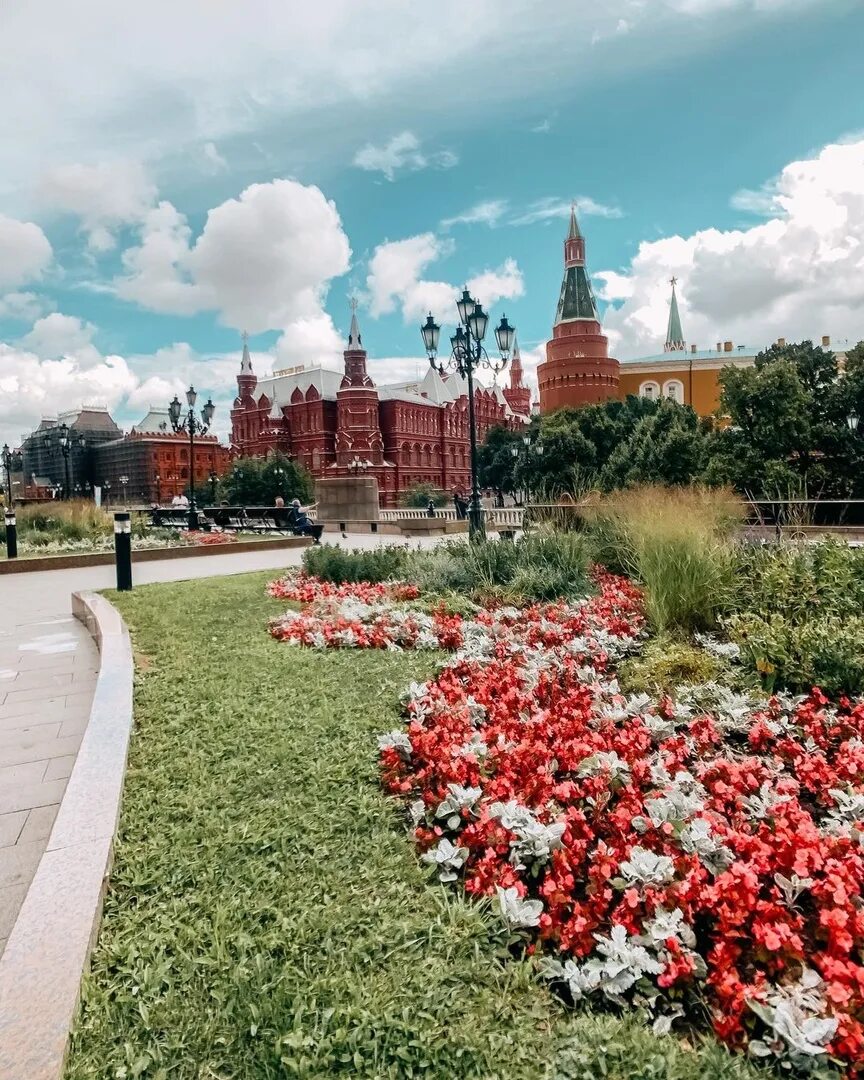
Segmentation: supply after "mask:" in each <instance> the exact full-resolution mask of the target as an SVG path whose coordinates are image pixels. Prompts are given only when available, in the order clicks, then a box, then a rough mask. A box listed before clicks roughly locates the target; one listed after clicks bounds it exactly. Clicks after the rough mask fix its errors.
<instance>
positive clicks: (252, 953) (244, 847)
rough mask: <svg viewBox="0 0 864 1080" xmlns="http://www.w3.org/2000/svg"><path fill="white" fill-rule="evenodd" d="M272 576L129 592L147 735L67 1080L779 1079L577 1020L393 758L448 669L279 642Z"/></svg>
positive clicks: (139, 717)
mask: <svg viewBox="0 0 864 1080" xmlns="http://www.w3.org/2000/svg"><path fill="white" fill-rule="evenodd" d="M270 576H272V575H269V574H254V575H244V576H241V577H234V578H220V579H212V580H205V581H196V582H184V583H180V584H171V585H154V586H148V587H146V588H140V589H136V590H135V591H134V592H132V593H129V594H123V596H122V597H118V596H114V595H111V599H112V600H114V601H115V602H116V603H117V604H118V606H119V607H120V609H121V611H122V612H123V615H124V617H125V618H126V619H127V621H128V623H129V625H130V628H131V630H132V635H133V641H134V646H135V650H136V656H137V658H138V665H139V670H138V675H137V680H136V696H135V717H136V726H135V732H134V736H133V742H132V748H131V754H130V762H129V771H128V775H127V781H126V790H125V794H124V804H123V812H122V819H121V826H120V833H119V839H118V844H117V849H116V858H115V863H114V868H113V871H112V877H111V884H110V887H109V890H108V894H107V897H106V901H105V910H104V917H103V923H102V929H101V932H100V935H99V940H98V943H97V946H96V949H95V953H94V956H93V962H92V967H91V973H90V975H89V976H88V978H87V980H86V983H85V989H84V994H83V1005H82V1011H81V1016H80V1019H79V1021H78V1024H77V1029H76V1031H75V1034H74V1037H73V1043H72V1048H71V1053H70V1057H69V1062H68V1065H67V1070H66V1080H93V1078H103V1077H104V1078H115V1080H132V1078H141V1080H275V1078H277V1077H278V1078H284V1077H303V1078H325V1077H331V1076H351V1077H361V1078H375V1080H386V1078H400V1080H401V1078H408V1077H427V1078H435V1080H438V1078H440V1080H450V1078H477V1080H496V1078H502V1080H503V1078H505V1077H506V1078H507V1080H529V1078H531V1080H533V1078H542V1080H547V1078H548V1080H594V1078H595V1077H598V1076H606V1077H614V1078H616V1080H651V1078H657V1080H661V1078H662V1080H696V1078H699V1080H702V1078H704V1080H709V1078H710V1080H744V1078H752V1077H756V1076H757V1075H762V1074H760V1073H757V1072H756V1071H755V1070H754V1069H753V1067H752V1066H751V1065H749V1064H748V1063H747V1062H745V1061H743V1060H742V1059H740V1058H733V1057H731V1056H730V1055H728V1054H727V1053H726V1052H725V1050H723V1049H722V1048H721V1047H719V1046H718V1045H717V1044H716V1043H714V1042H712V1041H710V1040H706V1041H704V1043H703V1042H702V1041H699V1040H696V1039H694V1040H691V1043H690V1044H687V1043H682V1042H680V1041H678V1040H677V1039H672V1038H667V1039H664V1040H658V1039H656V1038H655V1037H654V1036H652V1035H651V1034H650V1032H648V1031H647V1030H646V1029H645V1028H644V1026H643V1025H642V1024H641V1023H640V1022H639V1021H638V1020H637V1019H636V1018H635V1017H633V1016H627V1017H624V1018H619V1017H617V1016H613V1015H611V1014H591V1013H587V1012H586V1013H576V1012H573V1011H570V1010H567V1009H566V1008H564V1007H563V1006H562V1005H561V1004H560V1003H559V1002H558V1001H557V1000H556V999H555V998H554V997H552V996H551V995H550V994H548V992H547V991H546V990H545V989H544V988H543V987H541V986H540V985H539V984H538V983H537V982H536V980H535V978H534V976H533V974H532V971H531V968H530V966H529V963H528V962H527V961H521V960H519V959H515V958H514V957H513V956H512V955H511V953H510V951H509V949H508V938H507V936H506V933H505V931H504V930H503V929H502V927H501V925H500V924H499V922H498V920H497V917H495V916H494V914H492V913H491V911H490V910H488V908H486V907H484V906H483V905H481V904H477V903H475V902H468V901H466V900H464V899H462V898H461V897H460V896H459V895H458V894H457V893H456V892H454V891H450V890H448V889H446V888H444V887H442V886H441V885H440V884H437V883H436V882H433V881H430V879H429V877H428V876H427V873H426V871H425V870H424V869H423V868H422V866H421V864H420V863H419V861H418V859H417V858H416V855H415V852H414V849H413V846H412V844H411V843H410V841H409V838H408V836H407V834H406V831H405V826H404V823H403V820H402V817H401V813H400V811H399V809H398V807H397V806H396V804H395V803H394V801H393V800H392V799H390V798H388V797H386V796H385V795H384V794H383V792H382V791H381V790H380V788H379V786H378V783H377V770H376V764H375V757H376V754H375V749H374V735H375V733H376V732H380V731H382V730H387V729H389V728H391V727H393V726H394V725H396V724H398V723H399V715H398V707H397V704H396V703H397V700H398V697H399V694H400V691H401V690H402V688H403V687H404V686H405V685H406V684H407V682H408V681H409V680H410V679H412V678H417V677H423V675H424V673H428V671H429V666H430V664H431V661H430V659H429V658H428V657H427V658H422V657H420V656H418V655H416V654H404V655H394V654H387V653H354V652H338V651H330V652H324V653H321V652H313V651H311V650H308V651H307V650H299V649H292V648H289V647H287V646H285V645H283V644H280V643H278V642H275V641H273V640H272V639H270V638H269V636H268V635H267V634H266V632H265V620H266V618H267V617H268V615H271V614H275V613H277V612H278V611H280V610H282V609H283V607H284V604H280V603H279V602H277V601H272V600H269V599H267V598H266V597H265V596H264V585H265V582H266V581H267V580H268V578H269V577H270Z"/></svg>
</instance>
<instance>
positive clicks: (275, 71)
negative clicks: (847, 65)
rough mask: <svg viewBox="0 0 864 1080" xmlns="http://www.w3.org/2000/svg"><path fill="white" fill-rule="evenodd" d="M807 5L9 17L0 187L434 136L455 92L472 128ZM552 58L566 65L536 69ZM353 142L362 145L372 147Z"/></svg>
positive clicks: (94, 9)
mask: <svg viewBox="0 0 864 1080" xmlns="http://www.w3.org/2000/svg"><path fill="white" fill-rule="evenodd" d="M805 4H806V5H807V6H809V7H810V8H816V7H817V5H818V8H820V9H822V10H825V9H830V10H829V11H828V12H826V17H831V15H832V14H833V13H834V11H837V12H838V13H839V11H840V8H841V4H840V3H839V2H837V3H835V2H833V0H606V3H604V4H593V5H586V4H585V3H572V4H562V3H560V0H536V2H534V3H531V4H528V3H524V2H521V0H508V2H506V3H505V4H504V5H503V6H502V5H501V4H500V3H498V2H495V0H475V2H474V3H472V4H471V6H470V9H468V8H466V6H465V4H464V3H463V2H460V0H439V2H438V3H437V4H435V5H431V6H430V5H427V6H426V7H425V8H424V7H419V8H417V7H415V8H412V10H411V14H410V17H409V18H406V17H405V5H404V0H376V3H375V4H358V3H356V0H323V2H322V3H316V4H298V3H292V4H281V5H280V4H274V3H273V0H246V2H245V3H244V4H241V5H238V4H228V3H221V4H214V3H213V2H212V0H183V2H182V3H177V2H176V0H149V2H148V3H146V4H132V5H130V4H118V3H116V0H79V2H78V3H75V4H69V3H67V4H63V3H56V2H55V3H51V4H46V3H39V2H33V3H26V4H25V3H20V4H6V5H5V6H4V11H3V30H4V40H6V41H14V43H15V47H14V49H6V50H4V51H3V54H2V56H0V81H2V85H3V88H4V108H3V110H2V115H0V177H2V178H3V184H4V187H5V189H6V190H7V191H8V192H10V193H14V195H15V196H16V197H17V198H18V199H20V200H21V201H26V200H27V199H28V197H29V194H30V193H31V192H32V191H33V190H34V188H35V187H36V181H37V178H38V176H39V175H40V173H41V172H42V170H43V169H44V163H45V162H46V161H85V162H93V161H102V160H105V159H107V158H109V157H110V158H117V157H120V158H125V159H128V160H133V161H145V162H165V161H170V162H171V163H172V164H173V165H176V166H177V167H183V166H185V167H186V168H187V169H188V166H189V163H190V162H191V161H194V160H196V159H197V158H198V157H199V156H200V154H201V148H202V147H204V146H206V145H207V144H208V143H214V144H215V145H217V146H219V147H220V150H221V152H223V153H224V149H223V148H224V147H225V146H226V145H227V144H228V142H229V140H231V139H233V138H243V139H248V140H249V142H250V144H251V142H253V141H259V142H260V141H261V139H262V135H263V133H264V132H268V131H269V132H272V131H273V130H274V129H275V124H278V123H279V122H284V121H288V122H295V121H301V122H302V121H305V120H309V119H311V118H313V117H314V118H316V122H315V124H314V125H311V124H310V125H309V139H308V140H306V139H305V138H304V142H307V141H308V142H311V141H312V140H313V139H317V140H319V141H320V142H324V141H327V142H328V144H329V146H330V148H331V150H332V148H333V141H334V125H333V124H331V123H330V122H328V119H325V120H324V122H323V123H321V122H317V117H319V116H321V117H329V115H330V111H331V110H333V111H336V112H338V114H339V116H340V117H341V118H342V122H341V124H340V125H339V127H338V128H337V130H338V131H340V132H341V131H344V130H345V129H346V127H347V126H348V125H350V126H351V129H352V130H355V131H356V130H358V128H360V125H361V124H363V125H365V124H368V123H369V118H370V117H373V118H375V119H376V120H378V121H380V117H381V115H382V114H383V112H384V110H385V109H388V108H389V109H393V107H394V105H395V106H397V107H401V111H402V115H406V114H408V115H410V114H412V113H413V114H415V115H416V114H417V112H418V111H419V110H420V109H422V110H423V113H424V116H427V117H428V118H429V126H430V130H434V129H435V127H436V125H438V124H441V125H452V122H453V117H454V115H458V113H459V111H460V110H463V111H464V102H465V100H466V77H468V78H470V85H469V90H470V101H471V107H472V109H473V110H474V111H475V113H476V115H478V116H481V117H486V116H488V114H489V113H490V111H491V110H493V109H495V110H506V109H507V107H508V105H509V104H510V103H511V102H513V101H521V99H523V98H524V95H525V85H526V84H525V79H520V78H516V77H514V72H521V73H528V74H529V81H530V84H531V86H532V88H534V89H536V92H537V93H538V95H541V94H542V95H546V94H547V93H548V91H550V90H552V91H554V92H555V93H556V94H559V95H561V94H564V93H567V92H568V91H569V90H570V88H571V87H573V86H574V85H587V86H590V87H592V88H593V89H596V87H597V86H598V84H600V85H601V88H602V81H603V79H604V78H608V77H610V76H611V77H617V75H618V74H619V73H620V72H622V71H623V72H631V71H632V70H633V67H634V66H635V65H636V64H638V65H639V66H640V67H644V66H645V65H649V66H651V65H653V66H655V67H656V68H658V69H660V70H670V69H671V67H672V66H673V65H674V64H675V62H676V60H677V59H678V58H679V57H686V58H688V59H692V58H693V56H694V55H698V54H699V52H701V51H704V50H707V49H710V48H712V47H714V45H715V44H716V40H717V27H718V25H720V26H721V27H722V31H723V34H724V37H731V36H733V35H735V34H742V33H747V32H750V31H752V27H753V21H754V19H755V18H756V17H757V16H760V17H762V18H768V17H775V18H781V17H783V18H794V17H795V15H796V14H797V13H798V12H799V11H800V10H801V9H802V8H803V7H804V6H805ZM621 20H624V21H626V22H628V23H629V24H630V29H629V33H627V34H626V35H620V34H619V36H618V37H616V38H615V40H614V46H613V45H610V46H609V47H608V48H603V49H593V50H592V48H591V45H590V39H591V35H592V33H593V32H594V31H595V30H598V29H599V30H600V31H601V32H602V33H606V32H611V31H613V30H614V29H615V28H616V27H618V25H619V24H620V22H621ZM684 20H686V22H685V21H684ZM682 24H683V25H682ZM94 27H97V28H98V33H94V30H93V28H94ZM454 27H457V28H458V32H456V33H454ZM166 28H170V31H168V30H167V29H166ZM106 42H109V43H110V48H109V47H106ZM562 42H567V48H568V63H567V64H566V65H563V66H562V65H560V64H550V63H549V62H548V58H549V56H550V55H552V54H554V50H556V49H560V47H561V43H562ZM46 57H50V62H47V61H46ZM286 57H287V58H290V60H289V62H286ZM466 73H467V76H466ZM283 129H284V127H283ZM394 130H399V129H398V128H397V129H394ZM360 132H361V133H360V134H359V135H358V136H357V138H358V145H359V144H362V143H363V142H364V141H365V140H366V139H367V138H368V133H367V130H366V128H365V127H364V128H360ZM232 158H233V155H232ZM280 161H281V162H282V163H284V161H285V158H281V159H280ZM5 205H7V206H9V205H11V204H10V203H9V202H7V203H6V204H5Z"/></svg>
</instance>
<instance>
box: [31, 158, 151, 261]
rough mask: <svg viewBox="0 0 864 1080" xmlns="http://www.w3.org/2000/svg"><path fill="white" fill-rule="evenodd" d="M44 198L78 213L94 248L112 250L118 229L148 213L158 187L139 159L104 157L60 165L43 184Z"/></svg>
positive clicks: (63, 209) (46, 202)
mask: <svg viewBox="0 0 864 1080" xmlns="http://www.w3.org/2000/svg"><path fill="white" fill-rule="evenodd" d="M39 194H40V199H41V202H42V203H43V204H44V205H45V206H47V207H48V208H50V209H53V210H58V211H60V212H62V213H69V214H75V215H76V216H78V217H79V218H80V219H81V228H82V229H83V231H84V232H85V233H86V235H87V243H88V246H89V247H90V249H91V250H92V251H95V252H104V251H110V250H111V248H113V247H114V245H115V243H116V238H115V236H114V233H115V230H116V229H117V228H118V227H120V226H122V225H128V224H132V223H135V222H138V221H141V219H142V218H143V217H144V216H145V215H146V213H147V211H148V210H149V209H150V207H151V206H152V204H153V201H154V200H155V198H156V187H155V185H154V184H153V181H152V180H151V179H150V177H149V176H148V174H147V172H146V170H145V169H144V167H143V166H142V165H141V164H140V163H139V162H137V161H103V162H100V163H99V164H97V165H82V164H72V165H60V166H57V167H56V168H53V169H51V170H49V172H47V173H46V174H45V175H44V176H43V177H42V181H41V183H40V185H39Z"/></svg>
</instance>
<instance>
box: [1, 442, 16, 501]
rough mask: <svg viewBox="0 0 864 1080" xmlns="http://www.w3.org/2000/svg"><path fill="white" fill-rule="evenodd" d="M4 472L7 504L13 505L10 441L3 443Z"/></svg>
mask: <svg viewBox="0 0 864 1080" xmlns="http://www.w3.org/2000/svg"><path fill="white" fill-rule="evenodd" d="M3 472H4V473H5V475H6V505H7V506H10V507H11V506H12V505H13V503H14V501H15V500H14V499H13V498H12V451H11V450H10V449H9V443H4V444H3Z"/></svg>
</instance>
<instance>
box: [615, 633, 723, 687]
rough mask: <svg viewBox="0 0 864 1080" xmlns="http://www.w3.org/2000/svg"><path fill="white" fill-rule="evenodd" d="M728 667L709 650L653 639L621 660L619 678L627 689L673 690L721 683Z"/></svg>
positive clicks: (678, 642)
mask: <svg viewBox="0 0 864 1080" xmlns="http://www.w3.org/2000/svg"><path fill="white" fill-rule="evenodd" d="M726 673H727V666H726V665H725V664H724V663H723V661H721V660H720V659H718V658H717V657H716V656H712V655H711V653H710V652H708V651H707V650H705V649H702V648H699V647H698V646H697V645H691V644H690V643H689V642H682V641H675V640H674V639H673V638H669V637H665V636H664V637H657V638H651V639H650V640H649V641H647V642H646V643H645V646H644V648H643V649H642V651H641V652H640V653H639V654H638V655H637V656H631V657H628V658H627V659H626V660H624V661H622V663H621V666H620V668H619V670H618V678H619V682H620V683H621V687H622V689H623V690H625V691H628V692H640V693H643V692H646V691H647V692H648V693H665V694H668V693H672V692H674V691H675V689H676V688H677V687H679V686H684V685H687V684H696V685H698V684H701V683H707V682H719V681H721V680H722V678H723V676H724V674H726Z"/></svg>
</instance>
